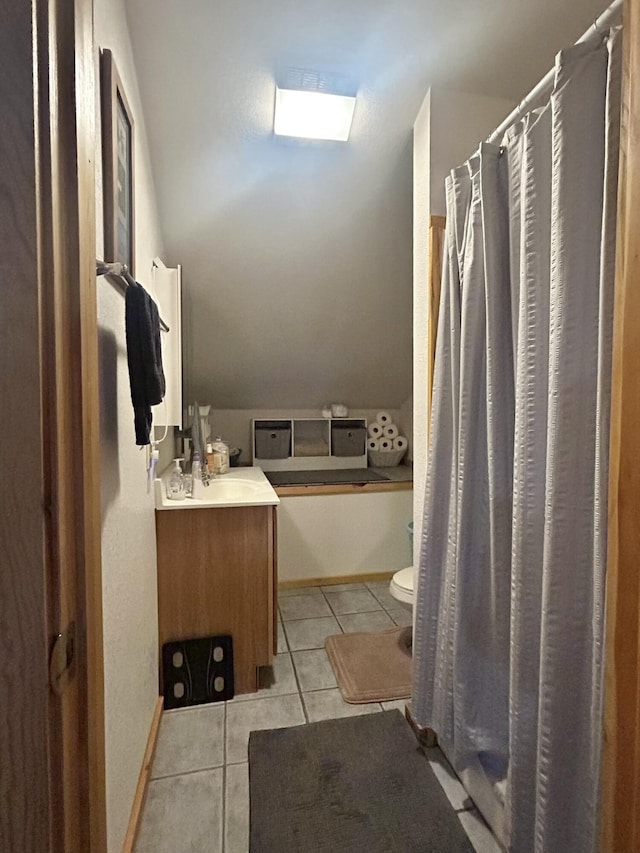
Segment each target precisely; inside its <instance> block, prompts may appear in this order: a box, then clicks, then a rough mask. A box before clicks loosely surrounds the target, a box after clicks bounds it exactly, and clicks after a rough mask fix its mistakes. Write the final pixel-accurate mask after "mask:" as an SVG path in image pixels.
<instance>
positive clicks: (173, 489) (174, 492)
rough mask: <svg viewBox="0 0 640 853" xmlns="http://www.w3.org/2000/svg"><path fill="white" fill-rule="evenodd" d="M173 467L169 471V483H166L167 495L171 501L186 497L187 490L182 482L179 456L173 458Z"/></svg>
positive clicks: (182, 476) (182, 475)
mask: <svg viewBox="0 0 640 853" xmlns="http://www.w3.org/2000/svg"><path fill="white" fill-rule="evenodd" d="M173 461H174V468H173V471H172V472H171V476H170V477H169V483H168V484H167V497H168V498H170V499H171V500H172V501H181V500H183V499H184V498H185V497H186V494H187V490H186V485H185V482H184V474H183V473H182V468H181V467H180V463H181V462H182V459H181V458H177V459H174V460H173Z"/></svg>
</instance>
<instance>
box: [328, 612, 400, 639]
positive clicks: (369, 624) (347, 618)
mask: <svg viewBox="0 0 640 853" xmlns="http://www.w3.org/2000/svg"><path fill="white" fill-rule="evenodd" d="M338 622H339V623H340V627H341V628H342V630H343V631H344V632H345V634H350V633H353V632H355V631H386V630H387V628H395V627H396V623H395V622H394V621H393V619H392V618H391V617H390V616H389V615H388V614H387V613H385V612H384V610H374V611H373V612H371V613H348V614H346V615H344V616H338Z"/></svg>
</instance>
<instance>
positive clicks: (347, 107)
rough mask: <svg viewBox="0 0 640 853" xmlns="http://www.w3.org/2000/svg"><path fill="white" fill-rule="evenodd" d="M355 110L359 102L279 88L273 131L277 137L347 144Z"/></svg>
mask: <svg viewBox="0 0 640 853" xmlns="http://www.w3.org/2000/svg"><path fill="white" fill-rule="evenodd" d="M355 106H356V99H355V98H352V97H347V96H346V95H332V94H328V93H327V92H318V91H308V90H305V91H301V90H298V89H280V88H279V87H277V86H276V111H275V119H274V124H273V131H274V133H275V134H276V135H277V136H296V137H298V138H301V139H325V140H334V141H336V142H346V141H347V140H348V139H349V133H350V132H351V122H352V121H353V111H354V109H355Z"/></svg>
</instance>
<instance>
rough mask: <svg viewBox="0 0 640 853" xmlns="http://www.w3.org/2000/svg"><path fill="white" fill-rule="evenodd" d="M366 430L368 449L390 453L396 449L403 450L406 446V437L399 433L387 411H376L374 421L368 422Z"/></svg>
mask: <svg viewBox="0 0 640 853" xmlns="http://www.w3.org/2000/svg"><path fill="white" fill-rule="evenodd" d="M368 431H369V438H368V440H367V449H368V450H372V451H378V450H379V451H382V452H383V453H392V452H393V451H398V450H402V451H405V450H406V449H407V447H408V441H407V439H406V438H404V436H402V435H400V433H399V431H398V427H397V426H396V425H395V424H394V423H392V421H391V415H390V414H389V412H378V414H377V415H376V419H375V422H374V423H372V424H369V427H368Z"/></svg>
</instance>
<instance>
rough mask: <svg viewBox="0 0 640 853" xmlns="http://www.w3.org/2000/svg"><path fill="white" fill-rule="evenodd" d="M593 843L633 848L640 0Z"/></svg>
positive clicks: (628, 84) (638, 716)
mask: <svg viewBox="0 0 640 853" xmlns="http://www.w3.org/2000/svg"><path fill="white" fill-rule="evenodd" d="M623 39H624V60H623V90H622V116H621V136H620V172H619V191H618V217H617V233H616V240H617V246H616V283H615V308H614V343H613V369H612V395H611V396H612V399H611V436H610V464H609V519H608V554H607V580H606V608H607V611H606V636H605V663H604V670H605V671H604V713H603V757H602V796H601V813H600V818H601V819H600V827H601V836H600V849H601V851H602V853H637V851H638V850H640V579H639V577H638V565H639V564H640V440H639V438H638V421H639V420H640V403H639V401H640V374H639V373H638V358H639V355H640V347H639V346H638V340H639V339H640V293H639V291H638V281H639V280H640V248H639V246H640V243H639V238H638V234H640V0H626V2H625V5H624V27H623Z"/></svg>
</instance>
